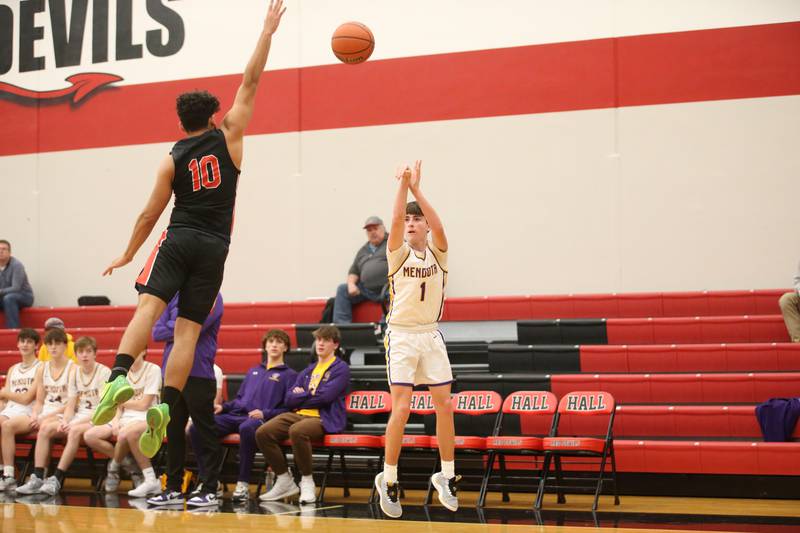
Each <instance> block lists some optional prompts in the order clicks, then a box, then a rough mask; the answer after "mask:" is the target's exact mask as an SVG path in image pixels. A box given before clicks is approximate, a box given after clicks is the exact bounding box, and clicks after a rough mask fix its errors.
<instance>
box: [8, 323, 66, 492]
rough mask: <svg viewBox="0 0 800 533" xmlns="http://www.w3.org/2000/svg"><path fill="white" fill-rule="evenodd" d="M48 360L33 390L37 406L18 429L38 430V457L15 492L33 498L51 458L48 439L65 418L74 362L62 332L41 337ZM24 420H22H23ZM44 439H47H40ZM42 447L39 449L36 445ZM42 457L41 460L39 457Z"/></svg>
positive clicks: (54, 329) (52, 330)
mask: <svg viewBox="0 0 800 533" xmlns="http://www.w3.org/2000/svg"><path fill="white" fill-rule="evenodd" d="M44 342H45V344H47V348H48V350H49V351H50V356H51V359H50V360H49V361H48V362H46V363H44V370H43V372H42V379H41V380H39V386H38V387H37V389H36V402H35V403H34V405H33V412H32V413H31V417H30V419H31V420H30V423H29V424H28V427H27V428H26V427H25V426H24V424H20V425H19V426H18V427H19V429H20V430H21V432H30V431H35V430H38V432H39V434H38V436H37V437H38V438H37V441H36V443H37V450H38V452H39V454H38V455H37V459H36V462H35V463H34V466H35V468H34V469H33V474H31V475H30V477H29V478H28V481H27V483H25V484H24V485H22V486H21V487H18V488H17V493H19V494H36V493H37V492H39V489H40V488H41V486H42V483H43V482H44V469H45V467H46V466H47V461H48V459H49V455H50V439H49V437H50V436H51V435H52V434H54V433H55V432H56V431H57V429H58V427H59V426H60V425H61V422H62V420H63V417H64V410H65V409H66V407H67V399H68V394H69V381H70V380H71V379H72V378H73V375H72V374H73V366H74V364H73V362H72V361H70V360H69V359H67V356H66V351H67V334H66V333H64V330H63V329H58V328H53V329H51V330H49V331H48V332H47V335H45V336H44ZM25 418H27V417H23V419H25ZM43 437H47V438H43ZM40 442H42V443H44V444H43V445H39V443H40ZM42 454H44V458H42V457H40V456H41V455H42Z"/></svg>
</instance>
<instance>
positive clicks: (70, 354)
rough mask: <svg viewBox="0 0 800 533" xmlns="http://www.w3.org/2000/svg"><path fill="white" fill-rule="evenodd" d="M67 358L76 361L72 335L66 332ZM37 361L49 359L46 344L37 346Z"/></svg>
mask: <svg viewBox="0 0 800 533" xmlns="http://www.w3.org/2000/svg"><path fill="white" fill-rule="evenodd" d="M65 355H66V356H67V358H68V359H71V360H72V362H73V363H77V362H78V358H77V357H75V343H74V342H73V341H72V335H70V334H69V333H67V351H66V354H65ZM37 357H38V358H39V361H49V360H50V351H49V350H48V349H47V345H46V344H42V345H41V346H40V347H39V355H38V356H37Z"/></svg>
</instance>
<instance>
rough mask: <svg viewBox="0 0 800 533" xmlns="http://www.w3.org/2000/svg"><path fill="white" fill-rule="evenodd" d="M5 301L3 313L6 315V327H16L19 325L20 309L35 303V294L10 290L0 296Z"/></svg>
mask: <svg viewBox="0 0 800 533" xmlns="http://www.w3.org/2000/svg"><path fill="white" fill-rule="evenodd" d="M0 300H2V301H3V313H5V315H6V327H7V328H11V329H16V328H18V327H19V310H20V309H22V308H23V307H30V306H32V305H33V295H32V294H25V293H22V292H9V293H8V294H5V295H3V296H0Z"/></svg>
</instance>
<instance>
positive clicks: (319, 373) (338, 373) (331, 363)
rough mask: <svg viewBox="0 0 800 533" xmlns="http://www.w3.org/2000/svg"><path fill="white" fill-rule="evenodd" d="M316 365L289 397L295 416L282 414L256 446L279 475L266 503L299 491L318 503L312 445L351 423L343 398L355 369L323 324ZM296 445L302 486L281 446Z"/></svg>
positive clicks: (335, 330) (335, 331)
mask: <svg viewBox="0 0 800 533" xmlns="http://www.w3.org/2000/svg"><path fill="white" fill-rule="evenodd" d="M314 339H315V340H316V352H317V358H318V359H317V361H316V362H313V363H311V364H310V365H309V366H308V367H307V368H306V369H305V370H303V371H302V372H301V373H300V375H298V376H297V379H296V380H295V382H294V384H293V385H292V386H291V388H290V389H289V391H288V392H287V393H286V407H288V408H289V409H290V410H292V411H291V412H287V413H283V414H280V415H278V416H276V417H274V418H273V419H272V420H270V421H268V422H266V423H265V424H263V425H262V426H261V427H260V428H258V431H256V442H257V443H258V447H259V449H260V450H261V453H263V454H264V458H265V459H266V461H267V464H268V465H269V466H271V467H272V471H273V472H275V475H276V476H277V477H276V480H275V485H274V486H273V487H272V488H271V489H270V490H269V492H267V493H266V494H263V495H262V496H261V500H263V501H276V500H281V499H283V498H286V497H289V496H293V495H295V494H297V493H298V492H300V503H301V504H304V503H314V502H315V501H316V499H317V494H316V486H315V485H314V478H313V476H312V467H313V461H312V449H311V445H312V443H313V442H319V441H321V440H322V438H323V437H324V436H325V434H326V433H339V432H341V431H342V430H343V429H344V428H345V426H346V425H347V415H346V413H345V406H344V397H345V393H346V392H347V386H348V385H349V383H350V367H349V366H348V365H347V363H345V362H344V361H342V360H341V359H339V358H338V357H336V356H335V355H334V354H335V353H336V350H337V348H338V347H339V343H340V342H341V334H340V333H339V329H338V328H337V327H335V326H322V327H321V328H319V329H317V330H316V331H314ZM287 438H289V439H291V441H292V453H293V455H294V461H295V464H296V465H297V468H298V469H299V470H300V474H301V475H302V478H301V480H300V486H299V487H298V486H297V485H296V484H295V482H294V479H292V475H291V474H290V473H289V467H288V465H287V464H286V458H285V457H284V455H283V452H282V451H281V442H282V441H284V440H285V439H287Z"/></svg>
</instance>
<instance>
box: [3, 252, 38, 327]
mask: <svg viewBox="0 0 800 533" xmlns="http://www.w3.org/2000/svg"><path fill="white" fill-rule="evenodd" d="M0 301H2V303H3V313H4V314H5V315H6V327H7V328H11V329H15V328H18V327H19V310H20V309H22V308H23V307H30V306H32V305H33V289H32V288H31V284H30V282H28V274H26V273H25V266H24V265H23V264H22V263H20V261H19V260H18V259H17V258H16V257H11V243H10V242H8V241H7V240H5V239H0Z"/></svg>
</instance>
